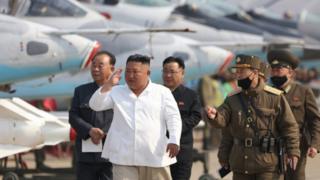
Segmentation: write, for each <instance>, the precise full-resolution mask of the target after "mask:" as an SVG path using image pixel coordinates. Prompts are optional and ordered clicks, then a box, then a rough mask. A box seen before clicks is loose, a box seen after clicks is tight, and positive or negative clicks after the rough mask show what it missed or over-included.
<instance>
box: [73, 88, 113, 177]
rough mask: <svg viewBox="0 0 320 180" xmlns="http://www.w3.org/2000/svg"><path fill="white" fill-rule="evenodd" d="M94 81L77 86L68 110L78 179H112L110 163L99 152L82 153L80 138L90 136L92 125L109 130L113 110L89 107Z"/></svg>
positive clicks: (85, 138) (84, 138) (105, 130)
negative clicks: (75, 136) (74, 135)
mask: <svg viewBox="0 0 320 180" xmlns="http://www.w3.org/2000/svg"><path fill="white" fill-rule="evenodd" d="M98 88H99V87H98V85H97V84H96V83H95V82H92V83H88V84H84V85H81V86H78V87H77V88H76V89H75V91H74V97H73V99H72V105H71V109H70V111H69V123H70V124H71V126H72V127H73V128H74V129H75V130H76V132H77V138H76V160H77V179H78V180H81V179H83V180H88V179H90V180H95V179H97V180H109V179H112V164H111V163H110V162H108V161H107V160H106V159H103V158H101V153H91V152H90V153H88V152H86V153H82V152H81V146H82V140H87V139H89V138H90V135H89V131H90V129H91V128H92V127H97V128H100V129H102V130H103V131H104V132H107V131H108V130H109V127H110V125H111V121H112V117H113V111H112V110H107V111H100V112H96V111H93V110H91V109H90V107H89V100H90V98H91V96H92V94H93V93H94V92H95V91H96V90H97V89H98Z"/></svg>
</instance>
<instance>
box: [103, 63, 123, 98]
mask: <svg viewBox="0 0 320 180" xmlns="http://www.w3.org/2000/svg"><path fill="white" fill-rule="evenodd" d="M121 72H122V69H121V68H119V69H116V70H115V71H114V72H113V73H112V74H111V75H110V77H109V79H108V80H107V82H106V83H105V84H104V85H103V86H102V89H101V92H102V93H104V92H107V91H109V90H110V89H111V88H112V86H115V85H117V84H119V81H120V79H121Z"/></svg>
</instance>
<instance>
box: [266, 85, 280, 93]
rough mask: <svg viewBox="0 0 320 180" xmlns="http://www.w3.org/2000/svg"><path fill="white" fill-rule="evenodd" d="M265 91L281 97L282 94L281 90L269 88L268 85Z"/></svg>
mask: <svg viewBox="0 0 320 180" xmlns="http://www.w3.org/2000/svg"><path fill="white" fill-rule="evenodd" d="M264 90H265V91H267V92H269V93H272V94H276V95H280V94H281V93H282V91H281V90H279V89H276V88H273V87H271V86H268V85H266V86H265V87H264Z"/></svg>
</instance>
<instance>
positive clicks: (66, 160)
mask: <svg viewBox="0 0 320 180" xmlns="http://www.w3.org/2000/svg"><path fill="white" fill-rule="evenodd" d="M201 136H202V135H201V133H200V132H195V144H194V146H195V147H196V148H197V149H198V150H199V151H200V152H203V151H202V150H201V148H200V147H202V141H201V138H202V137H201ZM207 154H208V156H207V157H208V163H207V167H208V170H209V174H210V175H212V176H213V177H215V179H221V178H219V175H218V173H217V170H218V169H219V168H220V165H219V163H218V159H217V150H211V151H207ZM23 160H24V161H25V162H26V163H27V166H28V168H30V169H34V168H35V161H34V155H33V153H26V154H24V155H23ZM13 164H14V159H13V158H12V157H10V158H9V165H11V166H12V165H13ZM71 164H72V157H71V156H70V155H68V154H62V156H61V157H58V158H57V157H54V156H52V155H50V154H46V161H45V165H47V166H49V167H51V168H53V169H56V168H58V169H59V171H57V172H59V173H57V174H55V173H43V172H41V171H39V172H37V173H31V174H25V175H24V177H23V178H20V179H28V180H31V179H33V180H34V179H36V180H51V179H54V180H75V177H74V173H72V172H71V173H70V172H69V173H63V171H62V173H61V171H60V170H61V168H71ZM319 167H320V154H318V155H317V156H316V157H315V158H314V159H311V158H308V161H307V168H306V177H307V178H306V179H307V180H319V179H320V168H319ZM66 172H67V171H66ZM203 173H204V167H203V163H202V162H200V161H197V162H194V164H193V167H192V174H191V180H197V179H199V177H200V176H201V175H203ZM0 179H2V176H1V175H0ZM223 179H224V180H231V179H232V173H230V174H228V175H227V176H226V177H224V178H223Z"/></svg>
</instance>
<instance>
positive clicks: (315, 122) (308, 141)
mask: <svg viewBox="0 0 320 180" xmlns="http://www.w3.org/2000/svg"><path fill="white" fill-rule="evenodd" d="M284 95H285V97H286V98H287V101H288V102H289V104H290V107H291V110H292V112H293V115H294V117H295V119H296V121H297V123H298V125H299V130H300V151H301V155H300V159H299V161H298V164H297V169H296V170H295V171H292V170H291V169H288V172H287V173H286V179H290V180H304V179H306V178H305V167H306V162H307V150H308V148H309V147H310V146H311V147H314V148H316V149H317V150H318V151H319V150H320V114H319V110H318V106H317V104H316V101H315V97H314V95H313V92H312V90H311V89H310V88H308V87H306V86H303V85H301V84H298V83H296V82H291V83H290V84H289V85H288V86H287V87H286V88H285V90H284Z"/></svg>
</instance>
